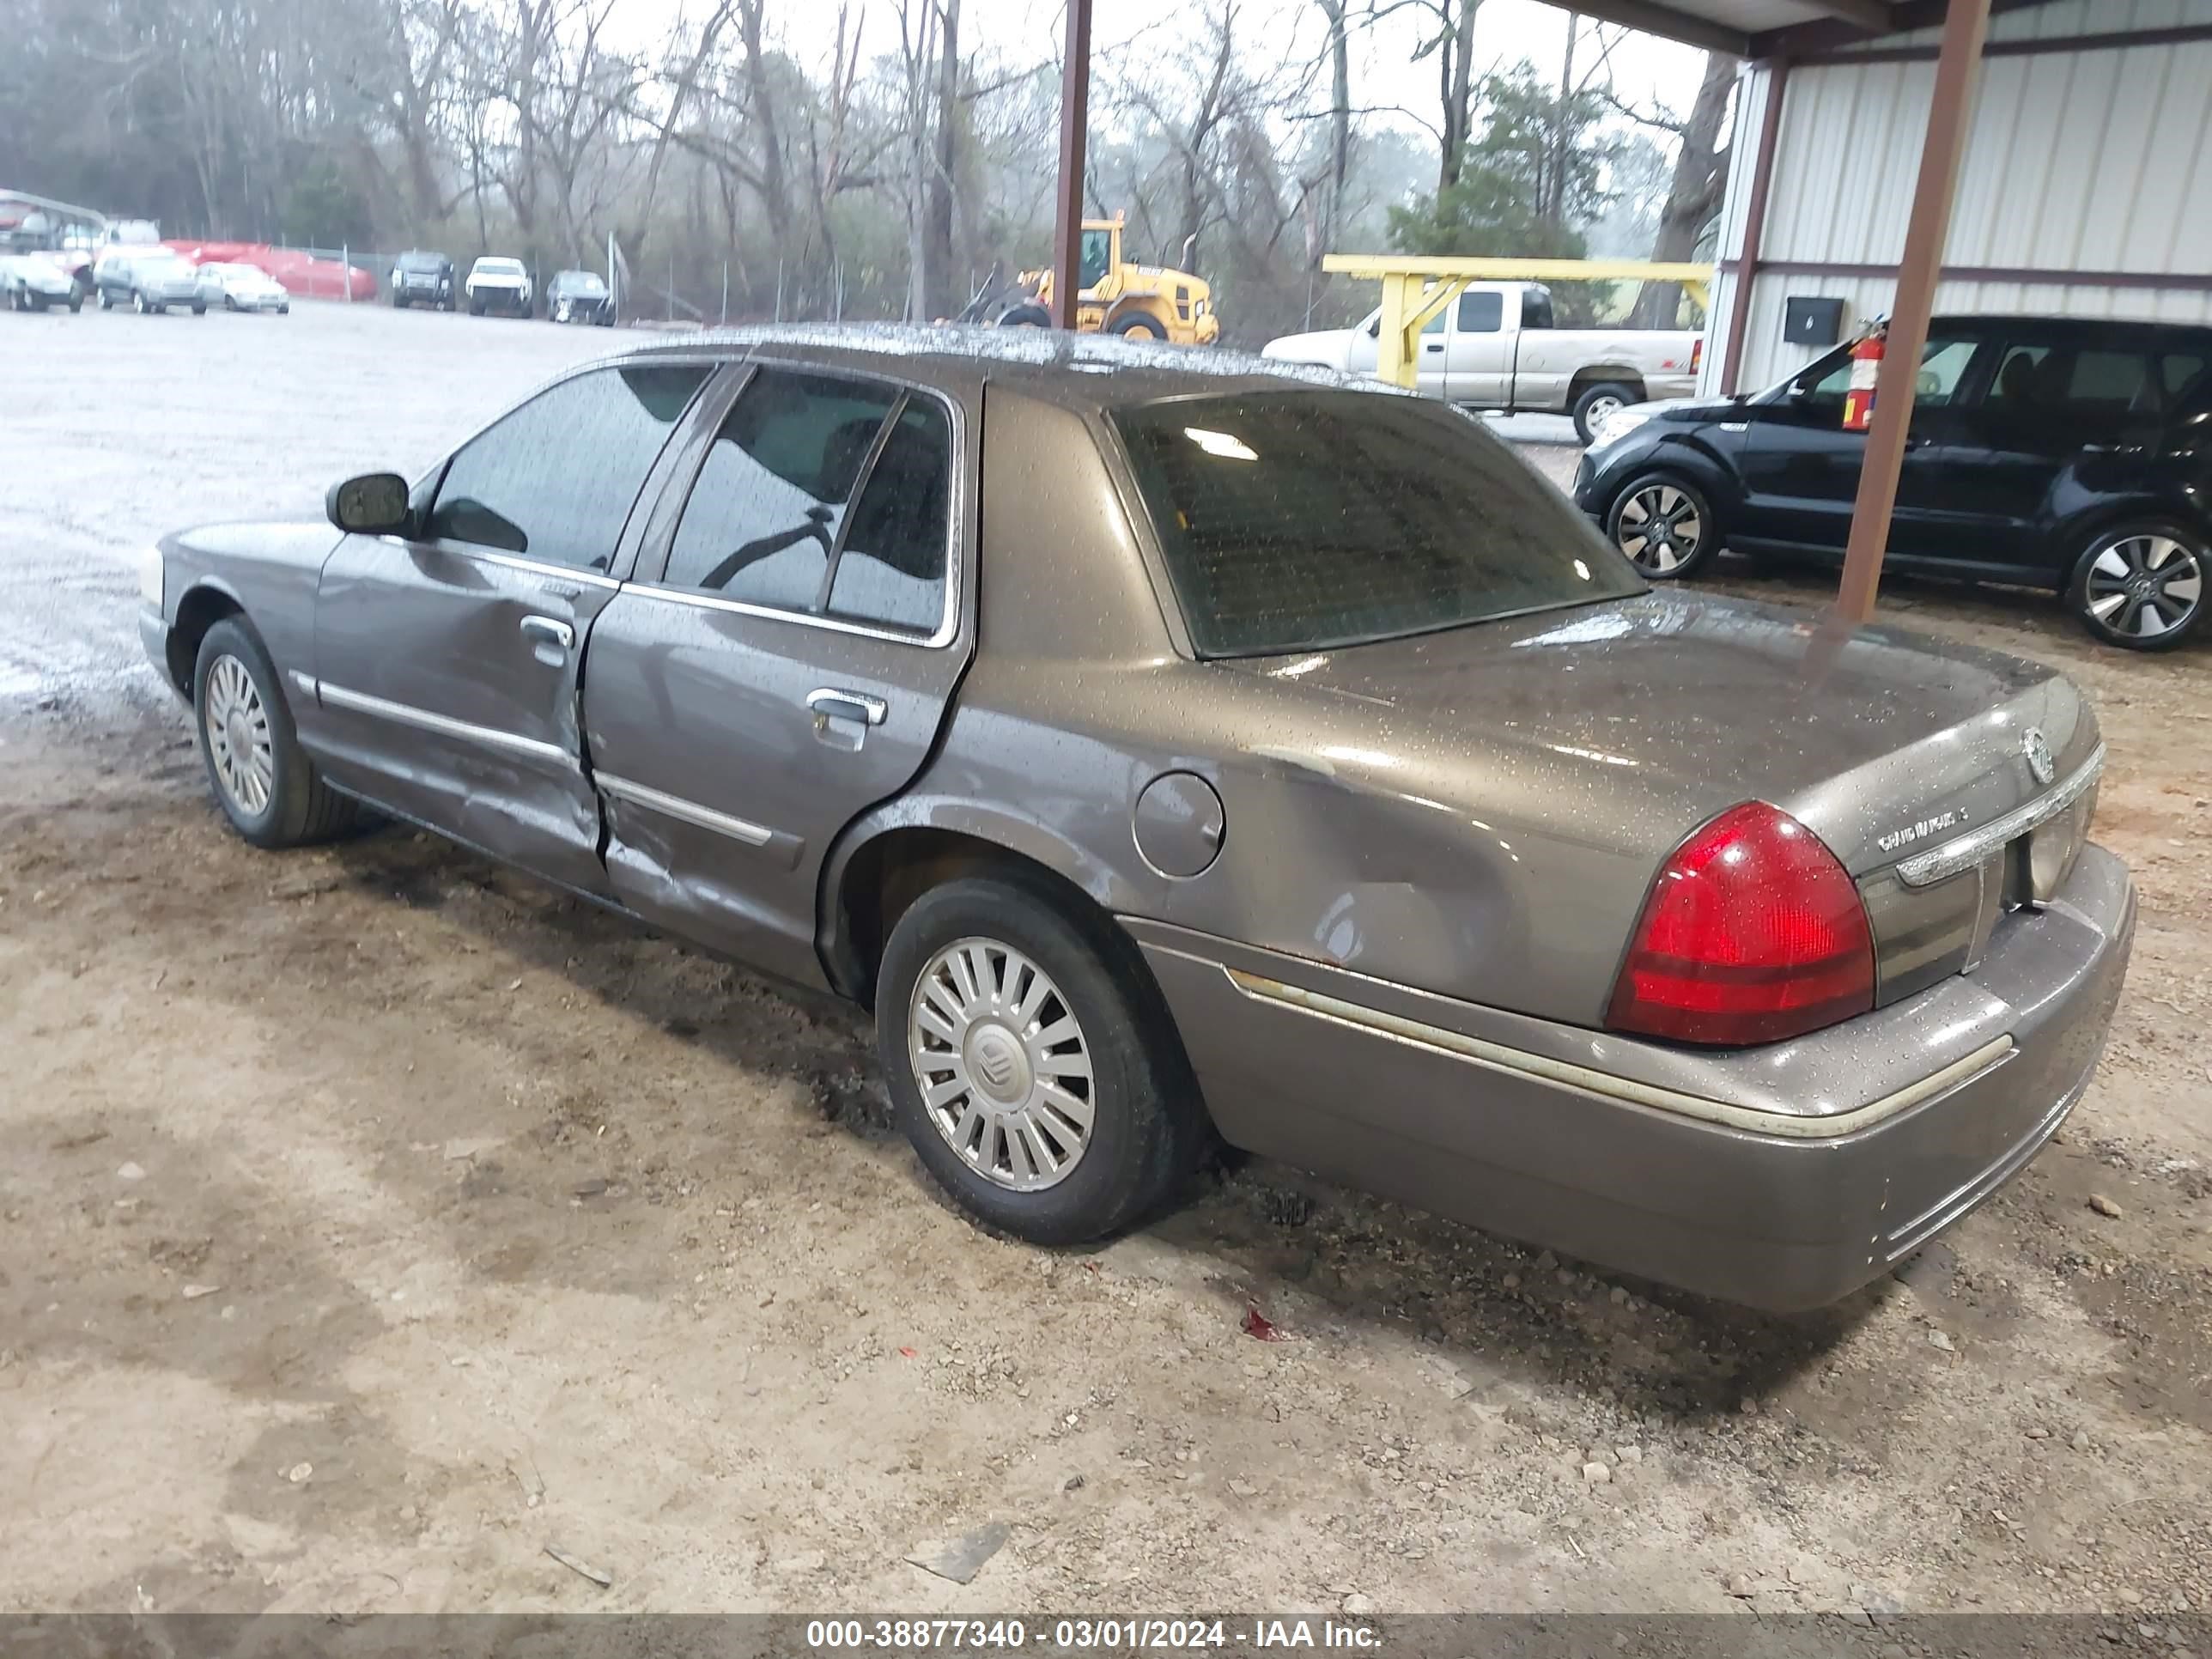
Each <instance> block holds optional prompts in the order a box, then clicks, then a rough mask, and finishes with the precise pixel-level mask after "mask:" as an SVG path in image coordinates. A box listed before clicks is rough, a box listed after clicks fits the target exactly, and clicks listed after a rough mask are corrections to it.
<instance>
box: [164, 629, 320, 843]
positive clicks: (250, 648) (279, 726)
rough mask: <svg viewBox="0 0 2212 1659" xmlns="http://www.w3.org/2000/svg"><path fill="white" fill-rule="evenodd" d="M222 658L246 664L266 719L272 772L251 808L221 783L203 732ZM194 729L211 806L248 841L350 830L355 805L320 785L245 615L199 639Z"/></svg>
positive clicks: (309, 838) (299, 839)
mask: <svg viewBox="0 0 2212 1659" xmlns="http://www.w3.org/2000/svg"><path fill="white" fill-rule="evenodd" d="M225 661H230V662H235V663H237V664H238V665H240V666H241V667H242V668H243V669H244V670H245V671H246V679H247V680H248V681H250V682H251V683H252V688H253V691H254V694H255V696H256V697H257V698H258V703H259V708H260V709H261V710H262V713H263V715H264V719H265V722H266V736H267V742H268V747H269V754H270V764H271V772H270V782H269V787H268V799H266V801H265V802H264V803H263V804H262V805H261V808H260V810H259V811H249V810H248V809H247V808H246V805H244V804H243V803H242V802H241V801H240V799H237V798H236V797H234V795H233V793H231V790H230V789H229V787H228V786H227V785H226V784H225V783H224V781H223V780H222V776H221V775H220V774H219V773H218V771H217V769H216V757H215V753H214V744H213V739H212V738H211V737H210V733H209V730H208V726H209V714H210V710H209V704H208V679H209V677H210V674H211V673H213V672H214V671H215V670H216V665H218V664H220V663H223V662H225ZM192 728H193V730H194V732H197V735H198V738H199V745H200V763H201V764H202V765H204V767H205V768H206V769H207V775H208V787H209V789H210V791H211V792H212V793H214V795H215V799H216V805H217V806H219V807H221V808H222V813H223V816H224V817H227V818H228V819H229V820H230V824H231V828H232V829H235V830H237V831H238V833H239V834H240V836H242V837H244V838H245V839H246V841H249V842H252V844H253V845H254V846H256V847H266V848H282V847H301V846H305V845H307V843H309V842H319V841H328V840H330V839H331V837H332V836H337V835H340V834H343V832H344V831H346V830H348V829H352V828H353V826H354V824H355V823H356V821H357V820H358V819H359V817H360V816H361V808H360V805H359V804H358V803H357V802H356V801H355V800H353V799H351V798H350V797H349V796H345V795H341V794H339V793H337V791H336V790H334V789H332V788H331V787H329V786H328V785H327V784H325V783H324V781H322V779H321V777H320V776H319V775H318V774H317V773H316V771H315V767H314V763H313V761H310V760H309V759H308V758H307V751H306V750H302V749H301V747H300V740H299V738H298V736H297V734H296V733H295V731H294V729H293V726H292V711H291V709H290V708H289V707H288V706H287V705H286V703H285V702H284V695H283V690H282V682H281V681H280V680H279V679H278V678H277V674H276V667H275V665H273V664H271V663H270V660H269V653H268V652H267V651H266V650H264V649H263V647H262V644H261V641H260V639H259V638H258V636H257V635H255V634H254V632H253V630H252V628H251V627H249V626H248V625H247V624H246V621H245V619H244V618H243V617H226V618H224V619H223V620H222V622H219V623H216V625H215V626H214V627H212V628H210V629H208V631H207V634H206V635H205V637H204V638H203V639H202V640H201V641H200V650H199V657H198V659H197V661H196V662H195V663H194V664H193V665H192Z"/></svg>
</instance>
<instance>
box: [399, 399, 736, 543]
mask: <svg viewBox="0 0 2212 1659" xmlns="http://www.w3.org/2000/svg"><path fill="white" fill-rule="evenodd" d="M707 373H708V371H707V370H706V369H705V368H702V367H700V366H697V365H691V364H645V365H632V366H630V367H629V368H601V369H593V370H592V371H591V372H590V373H588V374H579V375H577V376H575V377H574V379H572V380H563V381H562V382H561V383H560V384H559V385H558V386H550V387H549V388H547V389H546V390H545V391H544V392H539V393H538V395H537V396H536V397H535V398H532V399H531V400H530V401H529V402H528V403H526V404H523V405H522V407H521V408H520V409H518V410H515V411H514V412H513V414H511V415H508V416H505V417H504V418H503V419H501V420H500V421H499V422H496V423H495V424H494V425H493V426H491V427H489V428H487V429H486V430H485V431H483V432H482V433H480V434H478V435H477V436H476V437H474V438H471V440H470V441H468V442H467V443H466V444H465V445H464V446H463V447H461V450H460V452H459V453H458V454H456V455H455V456H454V457H453V461H452V463H451V464H450V465H448V466H447V469H446V476H445V477H444V478H443V480H441V482H440V483H439V486H438V499H437V501H436V504H435V506H434V507H432V508H431V512H430V520H429V523H428V526H427V527H426V530H425V532H424V533H425V536H426V538H428V539H429V540H432V541H450V542H465V543H467V544H470V545H471V546H476V547H489V548H496V549H498V550H501V552H506V553H519V554H525V555H527V556H529V557H531V558H533V559H541V560H544V562H547V563H549V564H566V565H574V566H576V567H578V568H581V569H586V570H604V569H605V568H606V567H607V562H608V561H609V560H611V559H612V558H613V557H614V553H615V546H616V544H617V543H618V542H620V541H621V540H622V532H623V524H624V523H625V522H627V521H628V520H629V510H630V507H632V505H633V504H635V501H636V500H637V492H638V491H639V490H640V489H642V488H643V487H644V484H645V475H646V474H647V472H649V471H652V470H653V461H654V459H656V458H657V457H658V456H659V453H660V449H661V446H662V445H663V444H665V443H666V442H667V441H668V435H669V433H670V431H671V429H672V428H674V426H675V424H676V421H677V418H678V416H681V415H682V414H683V413H684V408H685V407H686V405H688V404H690V401H691V398H692V394H693V393H695V392H697V391H698V389H699V387H700V385H701V384H702V382H703V381H704V380H706V378H707Z"/></svg>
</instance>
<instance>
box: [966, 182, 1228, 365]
mask: <svg viewBox="0 0 2212 1659" xmlns="http://www.w3.org/2000/svg"><path fill="white" fill-rule="evenodd" d="M1121 231H1122V222H1121V215H1120V214H1118V213H1117V214H1115V216H1113V217H1112V218H1111V219H1085V221H1084V222H1083V241H1082V246H1081V249H1080V258H1079V269H1080V271H1081V275H1082V278H1083V286H1082V288H1081V289H1079V291H1078V292H1077V295H1076V297H1075V326H1076V329H1077V331H1079V332H1080V333H1084V334H1119V335H1121V336H1123V337H1126V338H1127V339H1132V340H1167V341H1171V342H1173V343H1175V344H1176V345H1212V343H1214V341H1216V340H1217V339H1218V338H1220V337H1221V319H1219V318H1218V317H1217V316H1215V315H1214V313H1213V290H1212V288H1210V287H1209V286H1208V285H1207V283H1206V280H1205V279H1204V278H1203V277H1200V276H1192V275H1191V274H1190V273H1189V272H1188V270H1170V269H1169V268H1168V267H1166V266H1164V265H1140V264H1131V263H1130V262H1128V261H1127V260H1125V259H1123V258H1122V257H1121ZM1193 240H1195V239H1193ZM1190 246H1191V245H1190V243H1189V242H1185V243H1184V244H1183V261H1184V263H1185V264H1188V263H1189V260H1190ZM954 320H955V321H957V322H963V323H994V324H996V325H999V326H1000V327H1002V328H1025V327H1026V328H1048V327H1050V326H1051V325H1052V272H1050V271H1049V270H1025V271H1023V272H1022V273H1021V274H1020V275H1019V276H1016V277H1015V278H1014V280H1013V281H1012V282H1011V283H1007V282H1003V281H1001V280H1000V276H999V273H998V271H997V270H993V271H992V273H991V275H990V276H989V277H988V278H987V279H986V281H985V282H984V284H983V286H982V288H981V289H979V290H978V291H977V293H976V295H975V298H974V299H972V300H970V301H969V302H968V305H967V307H966V308H965V309H963V311H962V312H961V313H960V314H959V316H958V317H957V318H956V319H954Z"/></svg>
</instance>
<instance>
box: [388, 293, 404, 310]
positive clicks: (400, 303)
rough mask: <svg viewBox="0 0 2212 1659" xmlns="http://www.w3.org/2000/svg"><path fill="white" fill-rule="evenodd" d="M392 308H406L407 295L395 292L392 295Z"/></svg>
mask: <svg viewBox="0 0 2212 1659" xmlns="http://www.w3.org/2000/svg"><path fill="white" fill-rule="evenodd" d="M392 309H393V310H394V311H404V310H406V309H407V296H406V295H404V294H395V295H392Z"/></svg>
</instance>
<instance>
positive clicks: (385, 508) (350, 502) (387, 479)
mask: <svg viewBox="0 0 2212 1659" xmlns="http://www.w3.org/2000/svg"><path fill="white" fill-rule="evenodd" d="M323 510H324V511H325V512H326V513H329V514H330V516H331V523H332V524H334V525H336V526H337V527H338V528H339V529H341V530H343V531H345V532H348V533H349V534H350V535H355V536H389V535H392V534H393V533H395V532H398V531H402V530H404V529H405V528H406V527H407V517H408V507H407V480H406V479H404V478H403V477H400V476H399V475H398V473H397V472H364V473H362V475H361V476H360V477H357V478H348V479H347V480H346V481H345V482H344V483H334V484H332V485H331V488H330V493H329V494H328V495H325V496H324V497H323Z"/></svg>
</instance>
